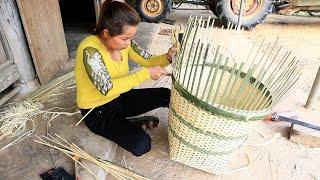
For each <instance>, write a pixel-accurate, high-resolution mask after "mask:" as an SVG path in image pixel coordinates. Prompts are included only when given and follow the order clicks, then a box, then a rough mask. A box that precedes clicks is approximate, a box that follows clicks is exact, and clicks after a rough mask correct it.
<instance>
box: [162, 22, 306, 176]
mask: <svg viewBox="0 0 320 180" xmlns="http://www.w3.org/2000/svg"><path fill="white" fill-rule="evenodd" d="M209 22H210V18H209V19H208V20H206V21H205V20H202V18H199V19H198V18H197V17H190V19H189V22H188V27H187V29H186V32H185V35H184V37H183V42H182V45H181V51H180V54H178V58H177V62H176V64H175V67H174V68H173V70H174V73H173V87H172V91H171V101H170V108H169V118H168V119H169V125H168V139H169V153H170V158H171V159H173V160H175V161H178V162H181V163H183V164H186V165H189V166H191V167H195V168H197V169H201V170H204V171H206V172H209V173H213V174H222V173H223V172H225V171H226V166H227V164H228V162H229V161H230V159H231V157H232V153H233V152H234V151H235V150H237V149H238V148H239V147H240V146H241V145H242V144H243V143H244V142H245V140H246V138H247V137H248V134H249V132H250V130H251V129H252V128H253V127H255V124H256V123H257V121H258V120H260V119H262V117H263V116H265V115H267V114H269V113H270V109H271V108H272V107H273V106H274V105H275V104H277V103H278V102H279V101H281V100H282V99H283V98H285V97H286V96H287V95H288V94H289V93H290V92H291V91H292V87H293V86H294V84H296V82H297V80H298V79H299V77H300V75H301V74H300V69H299V68H298V67H297V61H296V60H295V58H293V59H291V58H289V55H290V54H289V55H288V53H285V54H284V55H283V56H281V53H279V52H280V50H281V48H277V42H275V43H274V45H273V46H272V47H270V45H269V46H267V47H266V48H265V49H264V50H263V48H262V47H263V46H262V45H263V43H260V45H258V46H257V47H256V48H255V47H252V49H251V50H250V52H249V54H248V55H247V56H246V59H244V60H242V62H241V61H236V60H235V59H237V58H238V57H237V58H233V57H232V54H231V53H230V52H228V51H227V50H224V48H223V47H222V46H221V45H220V44H214V42H213V40H212V39H211V37H212V36H210V33H209V32H210V31H212V30H213V23H212V24H211V27H210V24H209ZM211 35H212V34H211Z"/></svg>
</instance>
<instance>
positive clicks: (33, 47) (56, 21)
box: [17, 0, 69, 84]
mask: <svg viewBox="0 0 320 180" xmlns="http://www.w3.org/2000/svg"><path fill="white" fill-rule="evenodd" d="M17 3H18V7H19V11H20V15H21V19H22V23H23V26H24V30H25V34H26V36H27V40H28V43H29V48H30V51H31V54H32V58H33V63H34V66H35V69H36V72H37V75H38V77H39V80H40V83H42V84H43V83H46V82H48V81H49V80H50V79H51V78H52V76H53V75H54V74H55V73H56V72H57V71H58V70H59V69H60V67H61V66H63V65H64V64H65V63H66V61H67V60H68V59H69V55H68V50H67V45H66V40H65V36H64V30H63V25H62V19H61V13H60V8H59V1H58V0H45V1H44V0H18V1H17Z"/></svg>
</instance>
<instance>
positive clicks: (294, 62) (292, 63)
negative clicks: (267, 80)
mask: <svg viewBox="0 0 320 180" xmlns="http://www.w3.org/2000/svg"><path fill="white" fill-rule="evenodd" d="M297 64H298V61H295V58H293V59H292V61H291V62H290V63H289V64H288V66H287V68H285V69H284V70H283V71H282V73H281V74H280V75H279V76H278V77H277V78H276V79H275V81H274V82H273V83H272V85H271V86H270V90H272V91H274V88H273V87H274V85H275V86H277V85H279V82H281V80H282V79H284V78H285V77H287V76H288V74H287V73H288V72H290V71H292V69H293V68H295V67H296V66H297Z"/></svg>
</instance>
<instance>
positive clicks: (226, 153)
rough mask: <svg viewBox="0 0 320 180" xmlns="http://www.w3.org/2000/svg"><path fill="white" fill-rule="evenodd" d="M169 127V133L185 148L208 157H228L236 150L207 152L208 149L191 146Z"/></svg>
mask: <svg viewBox="0 0 320 180" xmlns="http://www.w3.org/2000/svg"><path fill="white" fill-rule="evenodd" d="M168 127H169V131H170V132H171V134H172V135H173V136H174V137H175V138H177V139H178V140H179V142H180V143H182V144H184V145H185V146H187V147H188V148H190V149H192V150H194V151H196V152H200V153H202V154H206V155H213V156H219V155H220V156H221V155H228V154H230V153H232V152H233V151H235V150H232V151H222V152H218V151H211V150H207V149H203V148H199V147H197V146H196V145H194V144H191V143H190V142H188V141H186V140H185V139H183V138H182V137H180V136H178V135H177V133H176V132H175V131H174V130H173V129H172V127H171V126H170V124H169V125H168Z"/></svg>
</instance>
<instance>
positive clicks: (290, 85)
mask: <svg viewBox="0 0 320 180" xmlns="http://www.w3.org/2000/svg"><path fill="white" fill-rule="evenodd" d="M297 76H299V75H297ZM298 79H299V78H296V79H295V80H293V81H292V82H291V83H288V85H287V88H284V89H283V91H282V92H281V93H283V94H285V93H286V90H287V89H290V88H292V87H293V85H295V83H296V82H297V80H298ZM281 93H279V94H278V95H277V96H276V97H275V98H274V99H276V100H275V101H273V102H270V101H269V103H270V107H272V106H274V105H275V104H276V103H278V102H279V98H280V97H281V95H283V94H281ZM266 106H268V103H265V104H262V107H266Z"/></svg>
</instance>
